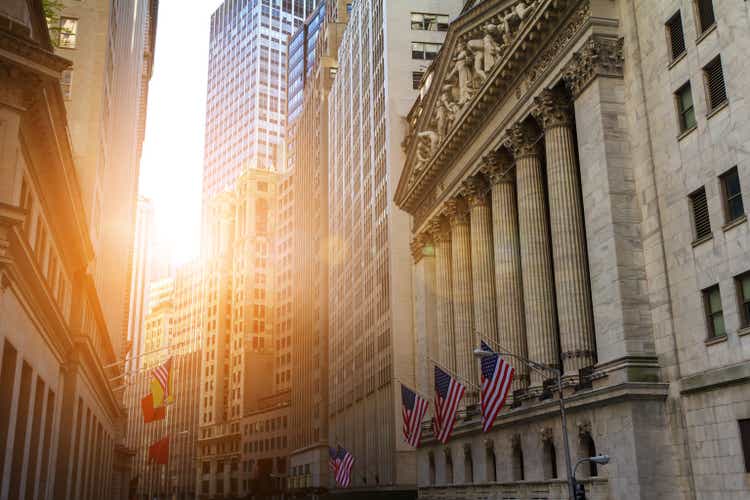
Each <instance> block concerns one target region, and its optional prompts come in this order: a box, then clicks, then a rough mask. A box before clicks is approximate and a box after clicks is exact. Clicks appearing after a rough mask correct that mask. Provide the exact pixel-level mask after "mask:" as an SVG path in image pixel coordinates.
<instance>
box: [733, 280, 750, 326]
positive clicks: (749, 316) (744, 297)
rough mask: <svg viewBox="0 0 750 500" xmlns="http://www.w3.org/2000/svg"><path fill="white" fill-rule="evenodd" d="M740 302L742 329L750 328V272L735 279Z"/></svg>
mask: <svg viewBox="0 0 750 500" xmlns="http://www.w3.org/2000/svg"><path fill="white" fill-rule="evenodd" d="M735 281H736V285H737V295H738V298H739V302H740V322H741V325H742V328H746V327H748V326H750V272H747V273H745V274H743V275H741V276H737V278H735Z"/></svg>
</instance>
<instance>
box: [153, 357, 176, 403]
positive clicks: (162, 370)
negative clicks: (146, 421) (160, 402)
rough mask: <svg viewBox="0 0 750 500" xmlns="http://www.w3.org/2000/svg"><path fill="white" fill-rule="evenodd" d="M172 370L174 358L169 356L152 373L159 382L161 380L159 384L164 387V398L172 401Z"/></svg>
mask: <svg viewBox="0 0 750 500" xmlns="http://www.w3.org/2000/svg"><path fill="white" fill-rule="evenodd" d="M171 372H172V358H169V359H168V360H166V361H165V362H164V364H162V365H159V366H157V367H156V368H154V369H153V370H152V371H151V374H152V375H153V376H154V378H155V379H156V381H157V382H159V385H160V386H161V388H162V391H164V400H165V401H171V399H172V398H171V396H172V393H171V385H172V384H171V382H172V381H171V375H172V374H171Z"/></svg>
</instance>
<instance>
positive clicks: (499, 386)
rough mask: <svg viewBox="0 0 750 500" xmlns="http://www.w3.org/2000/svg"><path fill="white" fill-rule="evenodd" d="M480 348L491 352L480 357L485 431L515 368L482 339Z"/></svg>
mask: <svg viewBox="0 0 750 500" xmlns="http://www.w3.org/2000/svg"><path fill="white" fill-rule="evenodd" d="M482 350H483V351H487V352H491V353H492V355H491V356H486V357H483V358H482V394H481V399H482V430H483V431H484V432H487V431H488V430H490V427H492V423H493V422H494V421H495V417H496V416H497V414H498V412H499V411H500V409H501V408H502V407H503V404H504V403H505V398H506V397H507V396H508V392H509V391H510V385H511V382H513V374H514V373H515V370H514V369H513V367H512V366H510V365H509V364H508V363H506V362H505V360H504V359H502V358H501V357H500V356H499V355H498V354H497V353H496V352H494V351H493V350H492V349H490V347H489V346H488V345H487V344H485V343H484V341H482Z"/></svg>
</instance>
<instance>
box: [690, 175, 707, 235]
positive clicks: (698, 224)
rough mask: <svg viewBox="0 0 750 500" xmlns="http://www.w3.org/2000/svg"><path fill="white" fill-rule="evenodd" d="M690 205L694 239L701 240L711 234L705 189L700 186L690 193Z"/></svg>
mask: <svg viewBox="0 0 750 500" xmlns="http://www.w3.org/2000/svg"><path fill="white" fill-rule="evenodd" d="M690 207H691V209H692V211H693V227H694V229H695V240H696V241H698V240H701V239H703V238H706V237H708V236H710V235H711V219H710V218H709V216H708V201H707V200H706V189H705V188H700V189H698V190H697V191H695V192H694V193H693V194H691V195H690Z"/></svg>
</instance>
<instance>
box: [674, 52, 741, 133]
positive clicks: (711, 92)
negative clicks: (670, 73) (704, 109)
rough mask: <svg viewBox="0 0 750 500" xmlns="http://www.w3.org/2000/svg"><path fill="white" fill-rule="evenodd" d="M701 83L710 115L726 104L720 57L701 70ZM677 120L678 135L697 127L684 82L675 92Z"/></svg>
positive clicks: (690, 91)
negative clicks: (702, 82)
mask: <svg viewBox="0 0 750 500" xmlns="http://www.w3.org/2000/svg"><path fill="white" fill-rule="evenodd" d="M703 81H704V88H705V90H706V102H707V103H708V112H709V113H711V112H713V111H715V110H716V109H718V108H719V107H720V106H722V105H724V104H725V103H726V102H727V100H728V99H727V90H726V84H725V83H724V71H723V69H722V66H721V56H716V58H714V59H713V60H712V61H711V62H710V63H708V64H707V65H706V66H704V68H703ZM675 103H676V107H677V118H678V122H679V126H680V133H681V134H684V133H687V132H688V131H690V130H693V129H694V128H695V127H696V126H697V122H696V119H695V108H694V106H693V91H692V87H691V85H690V81H688V82H686V83H685V84H684V85H683V86H682V87H680V88H679V89H678V90H677V92H675Z"/></svg>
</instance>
